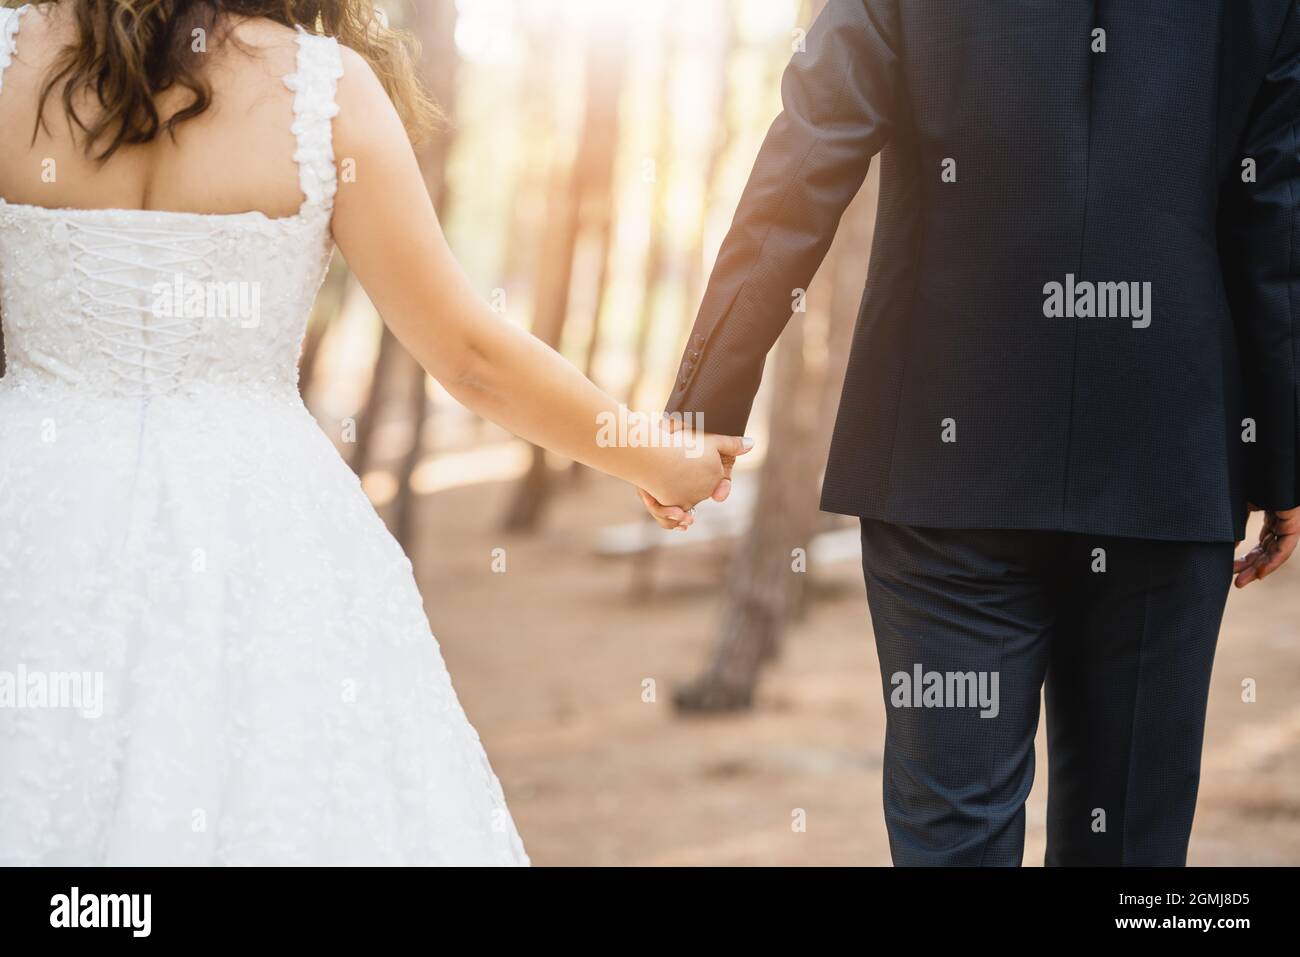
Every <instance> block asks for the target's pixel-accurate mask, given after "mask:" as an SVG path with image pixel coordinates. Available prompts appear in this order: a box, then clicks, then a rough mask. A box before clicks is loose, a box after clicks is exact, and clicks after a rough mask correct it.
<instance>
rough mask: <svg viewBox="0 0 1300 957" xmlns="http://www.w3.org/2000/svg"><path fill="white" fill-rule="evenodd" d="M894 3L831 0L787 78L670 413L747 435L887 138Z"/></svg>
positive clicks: (894, 78)
mask: <svg viewBox="0 0 1300 957" xmlns="http://www.w3.org/2000/svg"><path fill="white" fill-rule="evenodd" d="M896 4H897V0H829V2H828V3H827V4H826V8H825V9H824V10H823V11H822V13H821V15H820V16H818V18H817V20H816V21H815V22H814V23H813V25H812V27H811V29H810V30H809V31H808V35H807V38H806V43H805V44H804V49H802V50H797V51H796V52H795V54H794V56H793V57H792V58H791V61H790V65H789V66H788V67H787V68H786V71H785V74H784V76H783V77H782V80H781V99H782V106H783V109H782V112H781V114H780V116H778V117H777V119H776V121H775V122H774V123H773V124H772V127H771V129H770V130H768V133H767V137H766V139H765V140H764V141H763V147H762V149H761V150H760V152H759V154H758V159H757V160H756V161H755V163H754V169H753V171H752V172H751V173H750V176H749V182H748V183H747V184H746V186H745V190H744V193H743V195H742V196H741V199H740V203H739V205H738V207H737V209H736V215H735V218H734V219H733V221H732V224H731V228H730V230H729V231H728V232H727V236H726V239H725V240H724V242H723V244H722V248H721V250H720V251H719V253H718V259H717V262H716V264H715V265H714V267H713V273H712V274H711V276H710V277H709V284H708V288H707V290H706V292H705V294H704V301H703V304H702V305H701V306H700V311H699V314H698V316H697V317H696V320H695V324H694V327H693V328H692V330H691V336H690V339H689V340H688V341H687V344H686V351H685V353H684V355H683V356H682V361H681V366H680V369H679V370H678V375H677V381H676V383H675V385H674V388H673V393H672V396H671V397H670V399H669V403H668V409H667V411H669V412H674V413H685V412H690V413H694V414H696V415H697V416H701V417H702V419H701V420H697V423H696V424H697V426H698V427H701V428H703V429H705V430H707V431H709V432H716V433H721V434H727V435H740V434H743V432H744V429H745V425H746V422H747V421H748V419H749V413H750V409H751V407H752V406H753V402H754V394H755V393H756V392H757V391H758V386H759V381H760V379H761V378H762V374H763V363H764V360H765V359H766V357H767V353H768V351H769V350H770V349H771V348H772V345H773V343H775V342H776V339H777V337H778V336H779V335H780V334H781V330H782V329H784V328H785V324H786V322H787V321H789V319H790V316H791V314H792V312H793V308H794V300H795V295H796V293H795V290H798V289H807V287H808V283H809V282H811V280H812V277H813V274H814V273H815V272H816V271H817V268H818V266H820V265H821V261H822V259H823V258H824V257H825V255H826V251H827V249H828V248H829V247H830V244H831V240H832V239H834V237H835V230H836V228H837V227H838V225H839V221H840V217H841V216H842V214H843V213H844V210H845V208H846V207H847V206H848V204H849V203H850V202H851V201H852V200H853V197H854V196H855V195H856V194H857V192H858V189H859V188H860V187H861V186H862V181H863V180H864V179H865V178H866V175H867V170H868V167H869V165H870V162H871V157H872V156H874V155H875V154H876V153H878V152H880V150H881V149H882V148H883V147H884V146H885V144H886V142H887V141H888V139H889V135H890V130H891V114H892V113H893V111H894V109H895V98H896V95H897V88H898V49H897V37H898V14H897V7H896Z"/></svg>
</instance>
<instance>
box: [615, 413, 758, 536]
mask: <svg viewBox="0 0 1300 957" xmlns="http://www.w3.org/2000/svg"><path fill="white" fill-rule="evenodd" d="M677 439H678V441H677V442H675V443H674V446H673V447H672V448H670V449H666V450H665V451H667V452H670V453H672V454H669V455H665V456H664V458H663V468H662V469H661V472H660V474H659V475H658V476H657V477H656V479H655V480H654V481H653V482H650V483H647V485H646V487H645V488H639V489H637V491H638V493H639V494H640V496H641V501H642V503H643V504H644V505H645V507H646V510H647V511H648V512H649V513H650V515H651V516H652V517H653V518H654V520H655V521H656V522H658V523H659V525H660V526H661V527H662V528H669V529H671V528H680V529H682V530H683V531H685V530H686V529H687V528H689V527H690V526H691V525H692V524H693V523H694V520H695V519H694V516H693V515H692V514H691V513H692V510H693V508H694V506H695V505H696V504H697V503H699V502H702V501H704V500H705V499H706V498H711V499H713V500H714V501H716V502H722V501H725V500H726V498H727V496H728V495H729V494H730V493H731V468H732V466H733V465H734V464H735V461H736V458H737V457H738V456H741V455H744V454H745V453H746V452H748V451H749V450H750V449H752V448H753V447H754V440H753V439H748V438H741V437H740V436H734V435H712V434H708V433H686V434H683V433H680V432H679V433H677ZM665 502H667V503H672V504H668V505H665V504H663V503H665Z"/></svg>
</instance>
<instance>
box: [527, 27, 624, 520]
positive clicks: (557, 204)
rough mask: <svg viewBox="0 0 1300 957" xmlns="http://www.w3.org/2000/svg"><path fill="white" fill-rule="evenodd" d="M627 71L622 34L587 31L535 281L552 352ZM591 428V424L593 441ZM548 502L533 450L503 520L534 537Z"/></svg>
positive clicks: (613, 146) (606, 169) (538, 330)
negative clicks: (566, 165) (570, 154)
mask: <svg viewBox="0 0 1300 957" xmlns="http://www.w3.org/2000/svg"><path fill="white" fill-rule="evenodd" d="M624 70H625V63H624V51H623V43H622V34H621V32H619V31H618V30H617V29H616V28H615V27H614V26H613V25H611V26H610V27H609V28H608V29H599V28H597V27H596V26H593V27H592V28H591V40H590V43H589V46H588V50H587V78H586V88H587V103H586V106H585V109H584V115H583V122H582V133H581V136H580V140H579V144H578V151H577V154H576V156H575V158H574V162H573V165H572V167H571V168H570V169H569V170H567V171H560V170H557V171H555V172H554V173H553V174H552V177H551V185H550V189H549V191H548V192H549V202H548V209H549V210H550V211H551V212H550V214H549V215H548V217H547V220H548V229H547V235H546V237H545V239H544V243H545V245H544V247H543V250H542V257H541V263H540V274H539V276H538V281H537V290H538V292H537V304H536V313H535V316H534V319H533V335H535V336H537V337H538V338H539V339H541V340H542V341H543V342H545V343H546V344H547V345H549V346H551V347H552V348H556V349H558V348H559V347H560V344H561V340H562V338H563V335H564V324H565V320H566V319H567V317H568V312H569V291H570V286H571V284H572V281H573V263H574V258H575V254H576V249H577V245H578V237H579V235H580V233H581V231H582V228H583V225H584V218H586V219H589V218H590V216H591V211H592V209H598V208H600V206H601V204H607V203H608V202H609V197H608V196H607V195H604V196H602V195H600V193H601V192H602V191H603V192H604V193H606V194H607V193H608V192H609V189H610V184H611V182H612V180H613V168H614V160H615V157H616V154H617V146H618V135H619V123H618V119H619V117H618V107H619V102H620V99H621V95H622V88H623V76H624ZM595 428H596V424H595V423H594V422H593V423H592V435H593V437H594V435H595ZM549 495H550V480H549V474H548V472H547V465H546V451H545V450H544V449H541V448H538V447H536V446H535V447H534V448H533V455H532V461H531V463H530V464H529V468H528V471H527V473H526V474H525V476H524V478H523V479H522V480H521V481H520V483H519V485H518V486H517V487H516V489H515V494H514V498H513V499H512V501H511V503H510V507H509V509H508V511H507V513H506V519H505V527H506V528H507V529H508V530H510V531H532V530H533V529H535V528H536V527H537V525H538V523H539V522H540V521H541V519H542V515H543V513H544V511H545V508H546V504H547V501H548V499H549Z"/></svg>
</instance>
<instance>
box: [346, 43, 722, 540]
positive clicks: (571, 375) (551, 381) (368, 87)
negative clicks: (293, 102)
mask: <svg viewBox="0 0 1300 957" xmlns="http://www.w3.org/2000/svg"><path fill="white" fill-rule="evenodd" d="M343 52H344V65H345V71H346V72H345V75H344V77H343V79H342V80H341V81H340V83H339V94H338V100H339V107H340V112H339V116H338V117H337V118H336V119H335V121H334V130H335V134H334V136H335V154H336V160H337V162H338V164H339V166H340V168H341V169H354V170H355V181H353V182H344V181H343V179H344V178H343V177H341V178H340V184H339V190H338V198H337V200H336V203H335V209H334V224H333V226H334V237H335V240H336V241H337V242H338V245H339V248H340V249H341V250H342V252H343V255H344V257H345V258H346V259H347V262H348V265H349V267H350V268H351V269H352V271H353V273H354V274H355V275H356V276H357V278H358V280H360V282H361V285H362V286H363V287H364V288H365V290H366V292H367V293H368V294H369V296H370V299H371V301H372V302H373V303H374V304H375V307H376V308H377V309H378V310H379V313H380V315H382V316H383V318H384V321H385V322H386V323H387V324H388V327H389V328H390V329H392V331H393V334H394V335H396V336H397V338H398V339H399V340H400V341H401V342H402V344H403V345H404V346H406V348H407V349H408V350H410V352H411V354H412V355H413V356H414V357H415V358H416V360H417V361H419V363H420V364H421V365H422V366H424V368H425V369H426V370H428V372H429V374H430V375H432V376H433V377H434V378H436V379H437V380H438V381H439V382H441V383H442V385H443V386H444V387H445V388H446V389H447V391H448V392H450V393H451V394H452V395H453V396H455V397H456V399H457V400H459V401H460V402H462V403H464V404H465V405H466V406H467V407H468V408H470V409H472V410H473V411H475V412H477V413H478V414H480V415H482V416H484V417H485V418H488V419H491V420H492V421H493V422H496V423H498V424H499V425H501V426H503V427H504V428H506V429H509V430H510V431H511V432H513V433H515V434H516V435H519V436H521V437H522V438H525V439H527V440H529V441H530V442H533V443H535V444H537V445H541V446H543V447H545V448H548V449H551V450H553V451H555V452H557V453H559V454H561V455H564V456H566V457H568V458H571V459H574V460H576V461H579V462H582V463H584V464H586V465H589V466H591V467H592V468H596V469H599V470H600V471H602V472H606V473H608V474H610V475H614V476H617V477H619V478H621V479H624V480H626V481H628V482H631V483H633V484H634V485H637V486H639V487H641V488H644V489H646V490H648V491H649V492H650V493H651V494H652V495H654V496H655V498H657V499H658V500H659V501H661V502H672V503H674V504H677V505H681V506H687V507H689V506H691V505H694V504H695V503H696V502H698V501H701V500H703V499H705V498H707V497H709V495H710V494H711V493H712V492H713V490H714V489H715V488H716V487H717V485H718V482H719V480H720V479H721V478H722V477H723V467H722V465H721V460H720V457H719V451H722V452H726V453H728V454H738V453H739V452H740V451H742V449H741V448H740V446H739V443H740V440H739V439H736V440H728V439H726V438H719V437H715V436H707V437H706V436H698V437H697V438H698V441H699V442H701V443H704V447H703V449H702V452H703V454H700V455H696V456H693V457H692V456H689V455H687V454H686V452H685V451H684V450H683V449H682V448H680V447H672V446H671V445H667V444H658V443H655V444H653V445H642V446H641V447H637V448H629V447H607V446H604V445H602V444H601V443H599V442H598V441H597V435H598V430H599V423H600V422H601V421H602V419H601V416H602V414H613V415H617V414H618V411H619V406H618V403H617V402H615V401H614V399H612V398H611V397H610V396H609V395H607V394H605V393H604V392H603V391H601V390H600V389H599V388H597V387H596V386H595V385H593V384H592V383H591V382H590V381H588V380H587V379H586V378H585V377H584V376H583V375H582V374H581V373H580V372H578V370H577V369H576V368H574V367H573V366H572V365H570V364H569V363H568V362H567V361H566V360H565V359H564V358H563V357H561V356H560V355H559V354H558V353H556V352H555V351H554V350H553V349H551V348H549V347H548V346H547V345H545V344H544V343H542V342H541V341H540V340H538V339H536V338H534V337H533V336H531V335H529V334H528V333H527V332H524V331H523V330H521V329H519V328H517V327H516V326H514V325H513V324H512V323H510V322H509V321H507V320H506V319H505V318H504V317H502V316H500V315H497V314H496V313H494V312H493V311H492V310H491V309H490V308H488V306H487V304H486V303H485V302H484V301H483V300H482V299H481V298H480V297H479V295H478V294H477V292H476V291H475V290H474V288H473V287H472V286H471V284H470V282H469V280H468V278H467V277H466V275H465V273H464V271H463V270H462V269H461V268H460V264H459V263H458V262H457V261H456V259H455V257H454V256H453V255H452V253H451V250H450V249H449V248H448V246H447V242H446V240H445V238H444V237H443V233H442V229H441V227H440V225H439V223H438V219H437V216H436V214H435V213H434V209H433V204H432V202H431V200H430V199H429V195H428V192H427V190H426V189H425V185H424V181H423V178H422V176H421V172H420V168H419V164H418V162H417V160H416V157H415V153H414V150H413V149H412V147H411V145H410V141H409V140H408V138H407V136H406V132H405V130H404V129H403V127H402V124H401V121H400V119H399V118H398V115H397V113H396V111H395V109H394V108H393V106H392V104H391V103H390V102H389V99H388V96H387V94H386V93H385V92H384V89H383V87H382V86H381V85H380V83H379V81H378V79H377V78H376V77H375V75H374V73H373V72H372V71H371V70H370V68H369V67H368V66H367V65H366V64H365V62H364V61H363V60H362V59H361V58H360V57H359V56H358V55H357V54H355V53H353V52H352V51H350V50H346V49H345V50H344V51H343ZM345 164H347V165H346V166H345ZM483 188H484V189H490V188H491V186H490V184H487V183H485V184H483ZM652 427H653V428H655V429H661V428H663V426H661V424H660V423H659V421H658V418H657V417H654V421H653V425H652ZM665 432H666V430H665ZM728 443H731V444H728ZM720 445H721V446H725V447H721V448H720ZM698 448H699V446H697V449H698ZM674 524H675V523H674Z"/></svg>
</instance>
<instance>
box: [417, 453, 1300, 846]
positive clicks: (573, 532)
mask: <svg viewBox="0 0 1300 957" xmlns="http://www.w3.org/2000/svg"><path fill="white" fill-rule="evenodd" d="M745 477H746V478H751V480H752V477H750V476H745ZM512 488H513V487H512V486H511V485H507V484H502V483H487V484H477V485H467V486H462V487H457V488H451V489H448V490H445V491H440V492H437V493H435V494H432V495H429V496H428V497H426V498H424V499H422V500H421V501H422V506H421V543H420V546H419V548H418V550H417V555H416V556H415V558H416V565H417V568H418V570H419V575H420V584H421V588H422V590H423V592H424V595H425V600H426V606H427V608H428V610H429V617H430V620H431V622H432V625H433V629H434V632H435V633H436V634H437V635H438V638H439V641H440V643H441V645H442V648H443V653H444V655H445V657H446V660H447V663H448V666H449V667H450V669H451V673H452V676H453V679H454V681H455V683H456V687H457V688H458V690H459V693H460V696H461V700H462V702H463V703H464V705H465V708H466V710H467V711H468V713H469V715H470V718H471V720H472V721H473V722H474V724H475V725H476V726H477V728H478V729H479V732H480V734H481V735H482V737H483V740H484V743H485V745H486V747H487V750H488V753H489V755H490V757H491V759H492V762H493V765H494V767H495V769H496V771H497V773H498V774H499V776H500V777H501V780H502V783H503V784H504V786H505V790H506V794H507V797H508V799H509V802H510V807H511V810H512V813H513V815H514V817H515V820H516V823H517V824H518V827H519V830H520V832H521V834H522V835H523V838H524V843H525V845H526V846H527V848H528V850H529V853H530V854H531V856H532V859H533V862H534V863H535V864H538V865H702V864H717V865H770V864H779V865H871V864H888V863H889V849H888V843H887V840H886V836H885V829H884V824H883V820H882V816H881V796H880V794H881V780H880V767H881V746H882V742H883V728H884V706H883V703H882V701H881V695H880V677H879V671H878V666H877V663H876V656H875V650H874V647H873V644H872V640H871V626H870V619H869V615H868V612H867V603H866V596H865V593H864V591H863V585H862V578H861V573H860V570H859V567H858V565H857V564H856V563H855V562H853V561H846V562H843V563H841V564H837V565H835V566H832V567H825V568H820V569H817V570H815V579H814V585H815V600H814V601H812V602H811V603H810V606H809V610H808V613H807V614H806V616H805V617H804V618H803V619H802V620H800V621H798V622H797V623H795V624H794V626H793V627H792V628H791V629H790V631H789V633H788V634H787V636H786V640H785V646H784V650H783V653H782V655H781V658H780V660H778V661H777V662H775V663H774V664H773V666H772V667H771V668H770V669H769V670H768V672H767V674H766V675H765V677H764V680H763V683H762V685H761V688H760V691H759V694H758V696H757V699H756V703H755V706H754V708H753V710H752V711H749V712H746V713H743V714H737V715H734V716H727V717H714V718H683V717H681V716H679V715H677V714H675V713H674V710H673V706H672V704H671V699H672V689H673V687H674V686H676V685H678V684H679V683H681V682H684V681H686V680H689V679H690V678H691V677H693V676H694V674H695V673H696V672H697V670H698V669H699V668H700V667H701V664H702V663H703V662H704V661H705V659H706V655H707V652H708V649H709V646H710V642H711V640H712V638H713V635H714V632H715V628H716V624H717V619H718V614H719V611H720V598H721V593H722V583H723V581H724V571H725V561H726V553H725V548H723V547H722V546H720V545H716V544H708V543H702V544H698V545H687V546H683V547H677V548H672V549H669V550H667V551H666V552H663V553H661V560H659V561H658V563H657V567H656V568H655V569H654V574H653V590H652V592H651V593H650V595H649V597H641V598H637V597H634V596H633V594H632V584H633V581H632V578H633V572H634V569H633V565H632V564H631V562H629V561H628V560H625V559H610V558H603V557H601V556H599V555H598V554H597V552H596V549H595V548H594V538H595V530H596V529H598V528H599V527H600V526H602V525H609V524H613V523H619V522H626V521H629V520H632V519H635V518H636V517H637V515H638V513H639V506H638V505H637V503H636V502H635V499H634V496H633V493H632V492H631V490H630V489H628V488H627V487H626V486H622V485H620V484H618V483H615V482H613V481H610V480H606V479H603V478H601V477H598V476H594V475H587V476H585V480H584V481H583V482H582V483H581V484H578V485H575V486H572V487H566V488H564V489H563V491H562V492H561V493H560V494H558V495H557V496H555V498H554V500H553V502H552V505H551V508H550V511H549V512H548V515H547V518H546V521H545V523H544V526H543V530H542V531H541V532H540V533H539V534H537V535H534V536H518V535H507V534H505V533H502V532H501V531H499V529H500V524H501V522H500V520H501V516H502V514H503V513H504V511H505V507H506V504H507V501H508V495H509V493H510V492H511V491H512ZM494 549H505V551H504V553H496V555H497V557H498V558H500V557H502V556H504V558H505V571H504V572H499V571H493V559H494V553H493V550H494ZM497 567H498V568H499V567H500V563H499V561H498V562H497ZM1298 583H1300V560H1297V562H1293V563H1292V565H1291V566H1288V567H1287V568H1285V569H1283V571H1282V572H1280V573H1278V574H1277V575H1276V576H1275V577H1274V578H1272V579H1270V580H1269V581H1267V582H1264V583H1262V584H1257V585H1254V586H1252V587H1250V588H1248V589H1246V590H1245V591H1244V592H1235V591H1234V593H1233V595H1232V596H1231V598H1230V601H1229V605H1228V613H1227V618H1226V621H1225V625H1224V629H1223V633H1222V636H1221V638H1220V642H1219V651H1218V656H1217V659H1216V662H1215V670H1214V681H1213V688H1212V693H1211V702H1210V718H1209V726H1208V729H1207V733H1206V742H1205V758H1204V766H1203V772H1202V782H1201V796H1200V804H1199V808H1198V811H1197V816H1196V825H1195V831H1194V834H1193V837H1192V848H1191V855H1190V861H1189V863H1192V864H1202V865H1217V864H1248V865H1281V864H1289V865H1294V864H1297V863H1300V654H1297V651H1298V650H1300V641H1298V640H1297V639H1298V638H1300V589H1298V588H1297V584H1298ZM1247 678H1253V679H1255V680H1256V681H1257V682H1258V700H1257V701H1256V702H1253V703H1244V702H1243V701H1242V694H1241V686H1242V682H1243V680H1245V679H1247ZM647 679H652V680H653V681H654V695H653V697H654V700H653V701H646V700H643V699H644V698H645V697H646V695H645V694H644V693H643V688H645V687H646V685H645V682H646V680H647ZM1043 737H1044V735H1043V730H1042V728H1041V726H1040V731H1039V741H1038V747H1039V762H1038V768H1039V771H1038V779H1037V781H1036V782H1035V787H1034V792H1033V794H1032V796H1031V798H1030V802H1029V808H1028V823H1027V831H1028V836H1027V841H1026V851H1025V862H1026V864H1040V863H1041V862H1042V857H1043V848H1044V830H1043V829H1044V815H1045V806H1046V805H1045V790H1046V767H1047V764H1046V755H1045V753H1044V750H1043ZM799 810H802V811H803V812H805V814H806V822H807V826H806V830H803V831H798V830H796V829H794V828H792V826H791V825H792V819H793V815H795V814H796V812H797V811H799Z"/></svg>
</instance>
